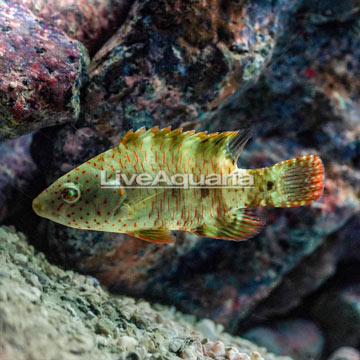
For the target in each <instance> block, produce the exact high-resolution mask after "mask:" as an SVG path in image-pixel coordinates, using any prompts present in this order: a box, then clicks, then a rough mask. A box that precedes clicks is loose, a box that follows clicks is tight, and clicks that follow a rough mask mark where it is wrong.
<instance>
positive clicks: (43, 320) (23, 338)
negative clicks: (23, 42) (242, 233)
mask: <svg viewBox="0 0 360 360" xmlns="http://www.w3.org/2000/svg"><path fill="white" fill-rule="evenodd" d="M19 257H22V258H23V260H22V261H19V260H18V259H19ZM0 269H1V270H0V328H1V329H2V331H1V332H0V356H1V358H2V359H17V360H22V359H30V358H32V359H69V360H70V359H86V360H91V359H99V358H101V359H114V360H115V359H116V360H118V359H124V360H125V359H126V360H129V359H145V358H162V359H165V358H166V359H174V360H175V359H179V357H180V358H183V359H204V360H205V359H208V358H209V356H212V358H214V359H219V360H220V359H223V358H224V357H227V358H229V359H236V360H277V359H278V360H291V359H290V358H288V357H287V358H286V357H277V356H275V355H273V354H271V353H268V352H267V351H266V350H265V349H264V348H259V347H257V346H256V345H254V344H252V343H251V342H249V341H247V340H244V339H241V338H239V337H233V336H230V335H229V334H227V333H224V332H222V331H218V332H217V335H216V337H217V339H216V341H214V342H209V341H208V340H207V339H204V336H203V335H202V334H201V333H200V332H198V331H197V330H196V320H195V319H194V318H192V319H189V316H185V315H183V314H181V313H179V312H177V311H175V310H174V309H171V308H168V307H165V306H159V305H157V306H153V305H150V304H149V303H147V302H145V301H143V300H134V299H131V298H129V297H125V296H116V295H110V294H109V293H107V292H106V291H105V290H103V289H102V288H101V287H100V286H97V285H96V284H95V285H94V282H93V281H92V279H90V278H89V277H86V276H84V275H79V274H76V273H74V272H72V271H64V270H62V269H60V268H58V267H56V266H54V265H51V264H49V263H48V262H47V261H46V260H45V257H44V255H43V254H42V253H35V251H34V248H33V247H32V246H29V245H28V243H27V242H26V239H25V237H24V235H23V234H21V233H16V232H15V230H14V228H12V227H1V228H0ZM30 278H32V279H34V281H29V279H30ZM99 324H100V325H99ZM99 329H100V331H99ZM34 331H36V336H34ZM174 342H176V343H177V345H176V346H175V347H174Z"/></svg>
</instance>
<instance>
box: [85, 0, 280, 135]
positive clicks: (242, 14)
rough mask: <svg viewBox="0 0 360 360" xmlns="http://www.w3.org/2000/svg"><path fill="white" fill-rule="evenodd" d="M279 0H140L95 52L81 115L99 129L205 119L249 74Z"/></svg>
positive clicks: (268, 46)
mask: <svg viewBox="0 0 360 360" xmlns="http://www.w3.org/2000/svg"><path fill="white" fill-rule="evenodd" d="M282 7H285V6H284V5H283V3H282V2H281V1H275V2H273V3H266V2H263V3H261V4H257V3H254V2H226V3H224V2H222V1H214V2H211V1H204V2H194V1H189V0H182V1H179V2H177V3H176V4H175V5H174V4H173V2H172V1H168V0H162V1H156V0H146V1H141V2H140V1H139V2H135V3H134V4H133V7H132V9H131V12H130V13H129V15H128V17H127V20H126V21H125V22H124V24H123V25H122V26H121V28H120V29H119V31H118V32H117V33H116V34H115V35H114V36H113V38H112V39H110V40H109V42H108V43H107V44H106V45H105V46H104V47H103V48H102V49H100V51H99V52H98V53H97V54H96V56H95V57H94V59H93V61H92V64H91V68H90V78H91V84H90V86H89V88H88V91H87V95H86V104H88V106H87V107H86V109H85V119H86V121H88V123H89V124H90V126H91V127H93V128H94V127H95V126H96V128H97V131H99V132H100V134H103V133H106V134H109V135H112V136H114V135H115V134H118V132H119V129H122V128H125V129H128V128H132V127H135V128H138V127H140V126H143V125H145V126H151V125H154V124H157V125H161V126H163V125H169V124H171V125H172V126H179V125H180V124H182V123H186V122H194V121H201V120H205V119H206V117H207V116H208V113H209V112H210V111H211V110H214V109H216V108H217V107H218V106H219V105H220V104H221V103H222V102H223V101H224V100H225V99H226V98H227V97H228V96H229V95H230V94H232V93H233V92H234V91H235V90H236V89H237V88H238V87H240V86H244V85H245V84H247V83H248V82H249V81H250V80H254V79H257V78H258V76H259V75H260V73H261V71H262V69H263V68H264V66H265V65H266V63H267V61H268V60H269V59H270V57H271V53H272V49H273V47H274V44H275V38H276V36H275V35H276V33H277V31H278V28H279V26H280V25H281V24H282V22H281V21H280V15H281V14H282Z"/></svg>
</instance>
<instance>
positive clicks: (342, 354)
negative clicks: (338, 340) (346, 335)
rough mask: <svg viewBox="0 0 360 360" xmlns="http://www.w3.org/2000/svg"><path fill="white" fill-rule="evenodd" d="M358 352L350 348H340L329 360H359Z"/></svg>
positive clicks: (359, 354)
mask: <svg viewBox="0 0 360 360" xmlns="http://www.w3.org/2000/svg"><path fill="white" fill-rule="evenodd" d="M359 359H360V352H359V351H358V350H356V349H354V348H351V347H342V348H340V349H337V350H336V351H335V352H334V353H333V354H332V355H331V356H330V358H329V360H359Z"/></svg>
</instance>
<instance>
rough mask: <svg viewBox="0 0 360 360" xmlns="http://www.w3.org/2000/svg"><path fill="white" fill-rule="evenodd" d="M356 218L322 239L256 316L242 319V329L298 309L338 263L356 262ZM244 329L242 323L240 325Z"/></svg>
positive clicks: (359, 226)
mask: <svg viewBox="0 0 360 360" xmlns="http://www.w3.org/2000/svg"><path fill="white" fill-rule="evenodd" d="M359 233H360V216H359V215H355V216H353V217H352V218H351V219H350V220H349V221H348V222H347V223H346V224H345V225H344V226H343V227H342V228H340V230H338V231H337V232H336V233H334V234H331V235H330V236H329V237H327V238H326V240H325V241H324V243H323V244H321V245H320V246H319V247H318V248H317V249H316V250H315V251H314V252H313V253H312V254H311V255H309V256H307V257H305V259H304V260H303V261H302V262H301V263H300V264H299V265H298V266H297V267H295V268H294V269H293V270H292V271H290V272H289V273H288V274H286V276H285V277H284V279H283V280H282V282H281V283H280V284H279V286H278V287H277V288H276V289H275V290H274V291H273V292H272V293H271V294H270V295H269V297H268V298H266V299H265V300H264V301H263V302H261V303H260V304H259V305H258V306H257V307H256V308H255V313H256V316H252V314H250V316H249V317H248V318H247V319H246V326H247V327H248V326H250V325H251V324H256V323H259V321H260V319H269V318H274V317H276V316H279V315H284V314H286V313H288V312H289V311H291V310H293V309H294V308H296V307H298V306H300V305H301V304H302V302H303V299H304V298H305V297H306V296H307V295H309V294H311V293H312V292H314V291H315V290H317V289H318V288H319V287H320V286H321V285H323V284H324V283H325V282H326V281H327V280H328V279H329V278H331V277H332V276H334V275H335V274H336V273H337V271H338V269H337V268H338V263H339V262H342V263H346V262H347V261H355V260H360V251H359V246H358V236H357V234H359ZM242 326H243V327H244V326H245V322H244V323H243V324H242Z"/></svg>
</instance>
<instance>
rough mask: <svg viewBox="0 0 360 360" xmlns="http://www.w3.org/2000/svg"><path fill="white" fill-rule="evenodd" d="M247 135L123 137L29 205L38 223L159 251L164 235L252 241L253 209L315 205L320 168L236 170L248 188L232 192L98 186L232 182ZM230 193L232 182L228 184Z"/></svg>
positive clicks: (305, 164) (158, 132)
mask: <svg viewBox="0 0 360 360" xmlns="http://www.w3.org/2000/svg"><path fill="white" fill-rule="evenodd" d="M249 137H250V131H249V130H247V129H245V130H243V131H231V132H223V133H212V134H207V133H205V132H200V133H195V131H186V132H183V131H182V130H181V129H176V130H173V131H171V129H170V128H164V129H159V128H157V127H155V128H152V129H150V130H145V129H144V128H141V129H139V130H137V131H136V132H133V131H129V132H128V133H127V134H126V135H125V136H124V137H123V139H122V141H121V142H120V144H119V145H118V146H116V147H115V148H112V149H110V150H108V151H106V152H104V153H102V154H99V155H97V156H95V157H94V158H92V159H90V160H89V161H87V162H85V163H84V164H81V165H80V166H78V167H77V168H75V169H73V170H72V171H70V172H69V173H67V174H65V175H64V176H62V177H61V178H59V179H58V180H56V181H55V182H54V183H53V184H52V185H50V186H49V187H48V188H47V189H45V190H44V191H43V192H42V193H41V194H40V195H39V196H38V197H37V198H36V199H34V202H33V208H34V210H35V211H36V212H37V213H38V214H39V215H40V216H43V217H46V218H49V219H51V220H53V221H56V222H58V223H61V224H63V225H66V226H71V227H74V228H78V229H87V230H97V231H107V232H123V233H127V234H130V235H133V236H136V237H138V238H141V239H144V240H148V241H154V242H159V243H165V242H170V241H172V240H173V236H172V235H171V233H170V230H185V231H190V232H193V233H195V234H198V235H200V236H207V237H212V238H222V239H226V240H244V239H247V238H249V237H251V236H254V235H255V234H257V233H258V232H259V231H260V229H261V227H262V226H263V221H262V219H261V218H259V217H258V216H257V215H256V213H255V212H254V211H253V209H252V208H253V207H256V206H275V207H292V206H302V205H306V204H309V203H311V202H312V201H314V200H316V199H318V198H319V197H320V196H321V194H322V189H323V180H324V176H323V165H322V162H321V160H320V159H319V158H318V157H317V156H315V155H308V156H303V157H300V158H296V159H292V160H285V161H282V162H280V163H277V164H275V165H273V166H270V167H267V168H262V169H241V171H242V174H243V175H246V176H250V177H251V178H252V179H253V184H251V186H248V187H244V186H237V187H236V188H231V187H226V186H222V187H220V188H214V187H211V186H209V187H207V188H200V187H195V188H189V189H186V188H166V187H164V186H160V187H158V188H151V187H148V188H128V187H126V186H125V185H124V184H123V186H122V187H119V188H116V189H112V188H111V189H110V188H103V187H101V186H100V178H101V171H106V175H107V179H108V180H111V179H114V178H115V177H116V174H115V172H116V171H117V170H119V171H120V172H121V173H122V174H124V175H126V176H128V178H130V177H131V176H133V175H134V174H140V173H144V174H149V175H151V176H153V177H155V176H156V175H157V174H158V172H159V171H165V172H166V174H167V175H168V177H169V178H171V177H172V176H173V175H176V174H193V176H194V179H195V180H199V179H200V176H209V175H210V174H217V175H221V176H222V175H230V174H233V172H234V171H237V170H239V169H238V168H237V166H236V163H237V159H238V157H239V155H240V154H241V152H242V150H243V147H244V146H245V144H246V142H247V140H248V139H249ZM229 185H230V186H232V185H233V182H232V180H230V181H229Z"/></svg>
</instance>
